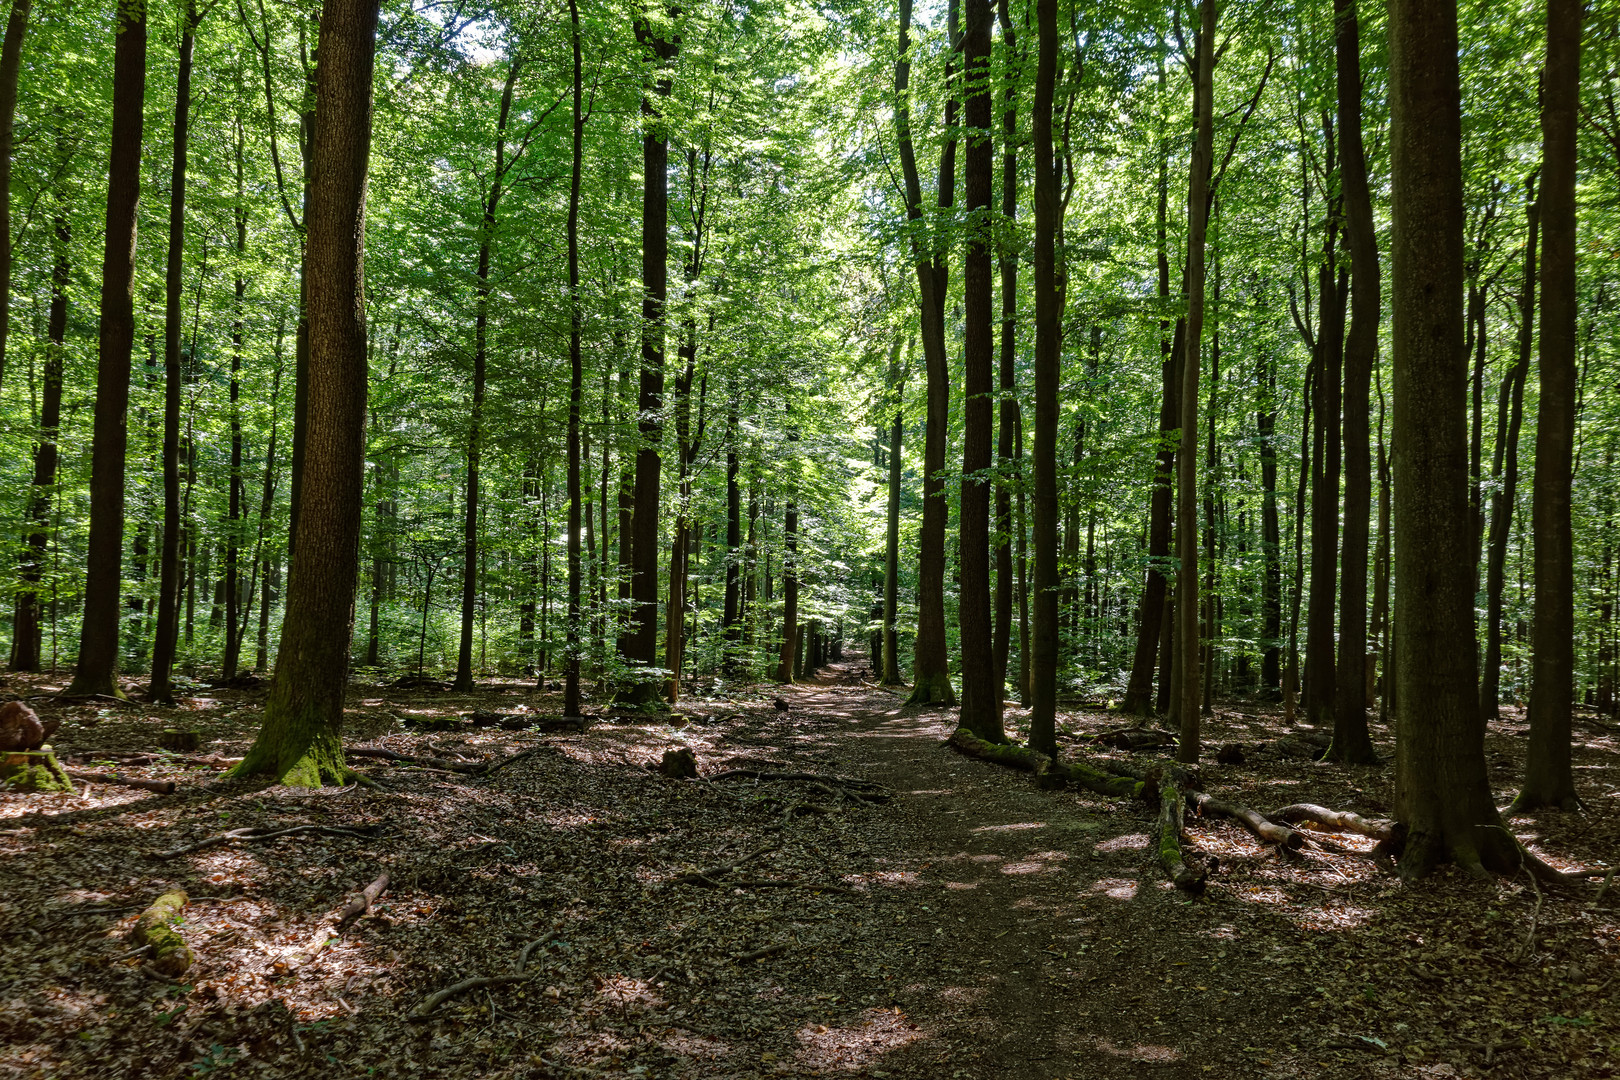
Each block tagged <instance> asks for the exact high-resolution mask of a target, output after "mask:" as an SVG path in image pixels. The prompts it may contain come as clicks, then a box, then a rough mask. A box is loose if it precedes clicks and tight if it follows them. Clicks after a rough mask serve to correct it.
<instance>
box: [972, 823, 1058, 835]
mask: <svg viewBox="0 0 1620 1080" xmlns="http://www.w3.org/2000/svg"><path fill="white" fill-rule="evenodd" d="M1044 828H1046V822H1044V821H1020V822H1018V823H1017V824H1015V825H980V826H979V827H978V828H977V829H974V830H972V831H973V832H976V833H985V832H1017V831H1019V830H1020V829H1044Z"/></svg>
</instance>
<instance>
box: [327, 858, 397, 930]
mask: <svg viewBox="0 0 1620 1080" xmlns="http://www.w3.org/2000/svg"><path fill="white" fill-rule="evenodd" d="M387 891H388V871H386V870H384V871H383V872H382V873H381V874H380V875H379V876H378V878H377V880H376V881H373V882H372V883H371V884H370V885H367V886H366V887H365V888H364V889H361V890H360V895H359V896H357V897H355V898H354V899H353V900H350V901H349V902H348V903H347V904H345V905H344V906H343V907H342V908H341V909H340V910H339V911H338V913H337V919H336V921H335V922H333V924H332V928H333V929H334V930H336V931H337V932H338V933H342V932H343V929H344V928H345V927H347V926H348V925H349V924H350V923H351V922H353V921H354V920H356V919H358V918H359V917H360V916H362V915H364V914H365V913H366V912H368V911H370V910H371V905H372V904H375V903H376V902H377V898H378V897H379V896H381V895H382V894H383V893H385V892H387Z"/></svg>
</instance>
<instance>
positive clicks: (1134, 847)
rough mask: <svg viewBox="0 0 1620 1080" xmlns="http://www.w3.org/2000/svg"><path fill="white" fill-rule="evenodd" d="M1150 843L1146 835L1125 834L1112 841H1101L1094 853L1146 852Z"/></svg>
mask: <svg viewBox="0 0 1620 1080" xmlns="http://www.w3.org/2000/svg"><path fill="white" fill-rule="evenodd" d="M1149 843H1150V841H1149V840H1148V834H1147V833H1126V834H1125V835H1124V836H1116V837H1114V838H1113V839H1112V840H1103V841H1101V842H1099V843H1098V844H1097V846H1096V847H1095V848H1093V849H1092V850H1094V851H1103V852H1114V851H1146V850H1147V848H1148V845H1149Z"/></svg>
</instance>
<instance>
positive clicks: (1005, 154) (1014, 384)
mask: <svg viewBox="0 0 1620 1080" xmlns="http://www.w3.org/2000/svg"><path fill="white" fill-rule="evenodd" d="M1009 6H1010V5H1009V0H1000V3H999V5H998V7H997V9H996V10H997V17H998V18H999V19H1000V22H1001V40H1002V42H1003V44H1004V45H1005V46H1006V54H1007V61H1006V63H1007V75H1006V80H1007V84H1006V89H1005V90H1004V91H1003V102H1004V104H1003V106H1002V111H1001V216H1002V217H1003V219H1005V220H1004V222H1003V226H1002V227H1003V228H1006V229H1008V230H1009V231H1010V230H1011V229H1012V227H1013V224H1014V222H1015V219H1016V218H1017V217H1018V75H1019V59H1020V58H1019V55H1018V37H1017V33H1016V31H1015V30H1014V29H1013V22H1012V16H1011V12H1010V11H1009ZM1000 270H1001V356H1000V372H999V375H1000V384H1001V385H1000V390H1001V403H1000V416H999V417H998V418H997V424H996V459H997V460H996V464H997V466H998V469H997V474H998V475H997V482H996V525H995V552H996V595H995V635H994V640H993V642H992V649H993V650H994V660H993V666H994V668H995V674H994V676H993V679H994V682H995V690H996V704H997V711H998V713H999V711H1000V707H1001V706H1002V705H1003V704H1004V703H1005V701H1006V696H1007V658H1008V655H1009V653H1010V652H1011V648H1012V596H1013V540H1012V531H1013V518H1012V487H1013V485H1014V484H1016V483H1017V472H1016V465H1015V459H1014V457H1013V444H1014V436H1015V434H1016V432H1017V429H1018V373H1017V360H1018V349H1017V346H1018V251H1017V248H1016V247H1014V246H1013V245H1012V244H1011V243H1010V242H1007V243H1004V244H1003V245H1002V248H1001V256H1000ZM964 692H965V691H964Z"/></svg>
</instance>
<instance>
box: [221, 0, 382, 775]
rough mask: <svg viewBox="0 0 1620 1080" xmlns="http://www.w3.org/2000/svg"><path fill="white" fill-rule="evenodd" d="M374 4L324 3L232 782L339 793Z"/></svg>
mask: <svg viewBox="0 0 1620 1080" xmlns="http://www.w3.org/2000/svg"><path fill="white" fill-rule="evenodd" d="M376 35H377V0H328V3H327V5H326V7H325V9H324V11H323V12H322V17H321V38H320V66H319V69H318V70H317V72H316V83H317V93H318V95H319V101H320V106H319V108H318V110H317V113H316V117H315V150H314V155H313V159H312V162H311V165H312V169H313V175H312V177H311V185H310V203H309V213H308V216H307V218H306V221H307V224H308V227H309V231H308V240H307V245H306V251H305V261H306V265H307V267H308V269H309V281H310V284H311V288H310V291H309V308H308V311H309V338H310V386H309V419H310V437H309V440H308V442H307V444H306V450H305V453H306V457H305V461H304V470H303V475H302V477H301V478H300V479H301V482H302V485H303V491H302V499H301V503H302V509H301V512H300V514H299V519H298V542H297V544H296V546H295V553H294V556H293V567H292V572H291V574H290V578H291V580H290V581H289V583H288V590H287V609H286V615H285V618H284V621H283V623H282V630H281V651H280V654H279V655H278V656H277V658H276V673H275V677H274V679H273V680H272V682H271V684H270V695H269V698H268V700H267V701H266V702H265V709H264V724H263V726H262V727H261V728H260V730H259V737H258V738H257V739H256V740H255V741H254V743H253V746H252V747H251V748H250V749H249V750H248V753H247V756H246V757H245V758H243V760H242V763H241V764H240V765H238V766H237V767H236V769H235V772H236V773H237V774H238V775H264V776H272V777H275V778H276V779H278V780H280V781H281V782H282V783H284V784H287V785H288V786H295V787H320V786H323V785H326V784H339V783H343V782H344V781H346V780H348V779H350V778H351V777H352V776H353V773H352V772H350V770H349V769H348V768H346V767H345V766H344V764H343V744H342V740H341V737H340V731H341V728H342V722H343V693H344V687H345V684H346V682H347V679H348V667H349V640H350V637H351V634H352V631H353V624H354V588H355V578H356V574H357V573H358V570H359V540H360V510H361V500H362V497H363V494H364V465H365V434H366V323H365V306H364V293H363V285H364V267H365V263H364V253H365V206H366V164H367V159H368V157H369V154H370V148H371V76H372V67H373V57H374V53H375V46H376Z"/></svg>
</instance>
